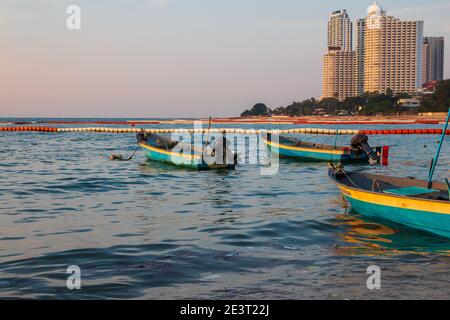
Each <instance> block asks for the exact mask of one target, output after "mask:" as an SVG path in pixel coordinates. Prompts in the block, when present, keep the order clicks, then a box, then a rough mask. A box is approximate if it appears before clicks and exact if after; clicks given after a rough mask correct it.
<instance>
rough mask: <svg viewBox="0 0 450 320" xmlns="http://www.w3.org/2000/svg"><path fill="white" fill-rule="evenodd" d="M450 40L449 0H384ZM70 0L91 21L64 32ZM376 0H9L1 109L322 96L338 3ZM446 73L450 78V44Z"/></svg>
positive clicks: (184, 112) (216, 112) (192, 107)
mask: <svg viewBox="0 0 450 320" xmlns="http://www.w3.org/2000/svg"><path fill="white" fill-rule="evenodd" d="M380 3H381V4H382V5H383V6H384V8H385V9H386V10H387V11H388V14H389V15H394V16H397V17H399V18H402V19H414V20H416V19H423V20H425V34H426V35H432V36H445V37H446V41H447V42H448V41H449V39H450V1H448V0H447V1H442V0H429V1H423V0H422V1H417V0H396V1H381V2H380ZM69 4H77V5H79V6H80V7H81V9H82V30H80V31H68V30H67V29H66V18H67V15H66V13H65V11H66V7H67V6H68V5H69ZM370 4H371V1H355V0H352V1H336V0H335V1H331V0H317V1H298V0H297V1H295V0H222V1H218V0H70V1H66V0H1V2H0V116H78V117H89V116H101V117H122V116H126V117H177V116H179V117H189V116H191V117H196V116H208V115H213V116H235V115H238V114H239V113H240V112H241V111H242V110H243V109H244V108H247V107H249V106H251V105H253V104H254V103H256V102H265V103H266V104H267V105H268V106H270V107H277V106H280V105H287V104H289V103H290V102H292V101H298V100H303V99H305V98H309V97H319V96H320V94H321V68H322V66H321V60H322V54H323V53H324V52H325V48H326V22H327V20H328V16H329V14H330V12H331V11H334V10H337V9H344V8H345V9H347V10H348V11H349V14H350V16H351V18H352V20H355V19H356V18H359V17H364V16H365V12H366V8H367V7H368V6H369V5H370ZM446 45H447V48H446V49H447V50H446V74H445V75H446V77H450V59H449V56H450V47H449V45H448V43H446Z"/></svg>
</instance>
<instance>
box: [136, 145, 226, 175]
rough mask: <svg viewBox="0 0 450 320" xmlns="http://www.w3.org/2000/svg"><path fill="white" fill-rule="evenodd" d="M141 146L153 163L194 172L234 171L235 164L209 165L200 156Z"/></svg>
mask: <svg viewBox="0 0 450 320" xmlns="http://www.w3.org/2000/svg"><path fill="white" fill-rule="evenodd" d="M140 146H141V147H142V148H143V149H144V150H145V152H146V155H147V158H148V159H150V160H152V161H159V162H164V163H168V164H172V165H175V166H178V167H182V168H187V169H192V170H199V171H203V170H219V169H226V170H233V169H235V164H208V163H205V162H204V161H203V159H202V158H201V157H200V156H192V155H185V156H184V155H182V154H178V153H175V152H171V151H166V150H162V149H159V148H155V147H152V146H149V145H147V144H144V143H141V144H140Z"/></svg>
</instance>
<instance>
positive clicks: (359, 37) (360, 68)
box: [356, 19, 366, 95]
mask: <svg viewBox="0 0 450 320" xmlns="http://www.w3.org/2000/svg"><path fill="white" fill-rule="evenodd" d="M365 38H366V19H358V20H356V64H357V66H356V76H357V93H358V95H362V94H364V53H365V50H364V43H365Z"/></svg>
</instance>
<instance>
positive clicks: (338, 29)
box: [328, 10, 353, 51]
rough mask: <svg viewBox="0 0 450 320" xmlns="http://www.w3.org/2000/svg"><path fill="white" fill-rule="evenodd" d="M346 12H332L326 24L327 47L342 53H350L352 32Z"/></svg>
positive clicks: (351, 24)
mask: <svg viewBox="0 0 450 320" xmlns="http://www.w3.org/2000/svg"><path fill="white" fill-rule="evenodd" d="M352 26H353V23H352V22H351V20H350V18H349V16H348V14H347V10H337V11H334V12H333V13H332V14H331V16H330V21H329V22H328V47H329V48H330V47H332V48H341V50H342V51H352V49H353V44H352V41H353V40H352V36H353V30H352Z"/></svg>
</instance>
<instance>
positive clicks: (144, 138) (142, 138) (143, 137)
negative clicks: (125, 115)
mask: <svg viewBox="0 0 450 320" xmlns="http://www.w3.org/2000/svg"><path fill="white" fill-rule="evenodd" d="M136 140H137V143H138V144H139V143H141V142H145V141H147V134H146V133H145V132H144V131H142V132H138V133H137V134H136Z"/></svg>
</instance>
